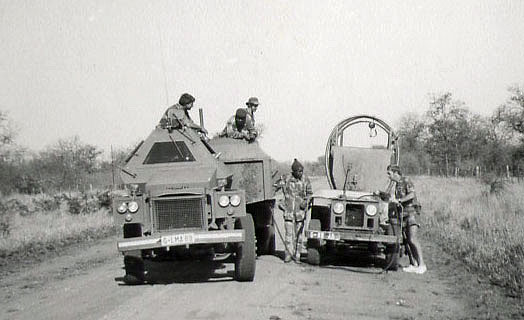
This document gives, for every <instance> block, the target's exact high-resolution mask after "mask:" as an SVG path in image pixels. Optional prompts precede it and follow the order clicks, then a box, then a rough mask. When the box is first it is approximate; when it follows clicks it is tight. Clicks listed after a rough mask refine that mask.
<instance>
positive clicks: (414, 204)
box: [387, 165, 427, 274]
mask: <svg viewBox="0 0 524 320" xmlns="http://www.w3.org/2000/svg"><path fill="white" fill-rule="evenodd" d="M387 174H388V177H389V179H390V181H391V182H393V183H394V184H395V187H394V188H395V189H394V191H395V193H394V195H395V197H394V199H392V200H391V207H390V217H389V221H390V223H391V224H392V227H393V229H394V230H395V232H396V230H398V218H399V217H398V215H399V214H401V213H402V228H406V236H407V242H408V243H407V245H408V246H409V249H410V250H411V253H412V254H413V258H414V259H415V262H416V263H417V264H418V265H417V266H415V265H412V264H410V265H409V266H408V267H405V268H404V269H403V270H404V271H405V272H414V273H418V274H423V273H424V272H426V270H427V267H426V264H425V263H424V259H423V256H422V247H421V245H420V243H419V241H418V239H417V231H418V228H419V227H420V225H419V224H418V223H417V221H416V219H415V214H417V213H418V209H419V208H420V206H419V203H418V200H417V196H416V194H415V185H414V184H413V182H412V181H411V179H409V178H408V177H404V176H402V171H401V170H400V167H399V166H397V165H392V166H389V167H388V171H387ZM399 204H400V205H401V206H400V207H401V210H399V208H398V207H399V206H398V205H399Z"/></svg>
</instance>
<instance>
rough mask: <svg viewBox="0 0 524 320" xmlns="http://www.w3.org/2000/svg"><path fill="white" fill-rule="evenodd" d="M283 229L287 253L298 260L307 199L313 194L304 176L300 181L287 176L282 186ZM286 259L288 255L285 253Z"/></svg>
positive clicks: (307, 179) (309, 183)
mask: <svg viewBox="0 0 524 320" xmlns="http://www.w3.org/2000/svg"><path fill="white" fill-rule="evenodd" d="M283 192H284V198H285V199H284V201H285V206H284V207H285V212H284V228H285V231H286V235H285V243H286V246H287V248H288V250H289V251H291V252H293V253H295V255H296V257H297V258H300V250H301V247H302V242H303V227H304V219H305V217H306V212H305V211H306V207H307V203H306V201H307V198H308V197H310V196H311V195H312V194H313V190H312V189H311V182H310V181H309V178H308V177H306V176H305V175H303V176H302V178H301V179H297V178H295V177H294V176H293V175H289V176H288V177H287V178H286V181H285V185H284V190H283ZM285 254H286V257H287V256H288V255H289V253H288V252H287V251H286V252H285Z"/></svg>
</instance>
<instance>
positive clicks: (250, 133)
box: [219, 114, 257, 141]
mask: <svg viewBox="0 0 524 320" xmlns="http://www.w3.org/2000/svg"><path fill="white" fill-rule="evenodd" d="M235 117H236V116H232V117H231V118H229V120H228V121H227V123H226V127H225V128H224V130H222V132H221V133H220V134H219V136H220V137H228V138H233V139H246V140H248V141H253V140H255V139H256V137H257V132H256V130H255V128H254V126H253V121H252V120H251V118H250V116H249V114H247V116H246V124H245V125H244V128H242V130H239V129H238V128H237V125H236V120H235Z"/></svg>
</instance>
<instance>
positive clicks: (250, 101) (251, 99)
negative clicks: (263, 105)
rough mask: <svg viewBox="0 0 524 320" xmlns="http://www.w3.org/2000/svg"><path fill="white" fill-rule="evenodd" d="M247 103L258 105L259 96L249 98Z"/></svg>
mask: <svg viewBox="0 0 524 320" xmlns="http://www.w3.org/2000/svg"><path fill="white" fill-rule="evenodd" d="M246 105H248V106H249V105H254V106H258V98H257V97H251V98H249V99H248V100H247V102H246Z"/></svg>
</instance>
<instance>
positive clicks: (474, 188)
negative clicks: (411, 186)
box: [413, 177, 524, 298]
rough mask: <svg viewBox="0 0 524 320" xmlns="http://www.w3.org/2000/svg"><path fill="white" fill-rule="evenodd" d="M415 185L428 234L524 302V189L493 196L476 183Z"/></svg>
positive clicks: (425, 180) (431, 180)
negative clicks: (523, 299)
mask: <svg viewBox="0 0 524 320" xmlns="http://www.w3.org/2000/svg"><path fill="white" fill-rule="evenodd" d="M413 180H414V182H415V186H416V188H417V195H418V197H419V200H420V202H421V204H422V206H423V212H422V214H421V216H420V220H421V222H422V226H423V227H424V230H423V233H424V234H425V235H426V236H428V237H429V239H430V240H431V241H435V242H436V243H437V244H438V245H440V246H441V247H442V249H443V250H444V251H446V252H448V253H450V254H452V255H453V256H454V257H455V258H457V259H460V260H462V261H463V262H464V263H465V264H466V265H467V266H468V267H469V268H470V269H471V270H473V271H475V272H477V273H478V274H479V275H480V276H481V277H485V278H486V279H487V280H489V281H490V282H491V283H493V284H496V285H499V286H502V287H505V288H507V289H508V290H509V293H510V295H512V296H515V297H519V298H524V275H523V274H524V196H523V195H524V184H507V185H506V186H505V188H504V189H503V190H500V192H497V193H490V191H489V190H490V186H489V185H486V184H482V183H481V182H477V181H476V180H475V179H462V178H459V179H450V178H436V177H413Z"/></svg>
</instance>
